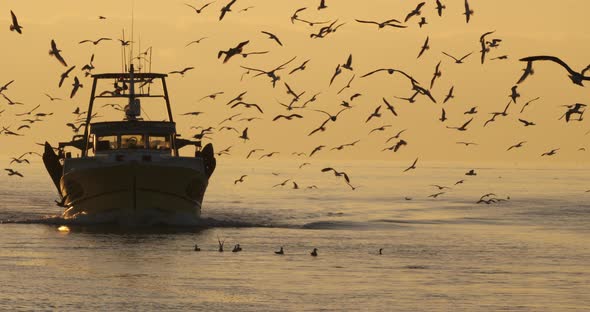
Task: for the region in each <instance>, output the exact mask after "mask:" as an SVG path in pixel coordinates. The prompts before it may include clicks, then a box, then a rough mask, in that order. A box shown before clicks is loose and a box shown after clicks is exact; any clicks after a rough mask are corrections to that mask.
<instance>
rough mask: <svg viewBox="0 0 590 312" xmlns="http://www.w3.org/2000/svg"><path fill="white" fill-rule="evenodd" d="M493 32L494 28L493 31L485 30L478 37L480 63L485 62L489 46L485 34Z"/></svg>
mask: <svg viewBox="0 0 590 312" xmlns="http://www.w3.org/2000/svg"><path fill="white" fill-rule="evenodd" d="M494 32H495V30H493V31H488V32H485V33H484V34H483V35H481V36H480V37H479V44H480V45H481V51H479V52H480V53H481V63H482V64H483V63H484V62H485V59H486V54H487V53H488V52H490V48H489V47H488V44H487V41H486V36H488V35H491V34H493V33H494Z"/></svg>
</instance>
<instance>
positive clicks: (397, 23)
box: [355, 18, 408, 29]
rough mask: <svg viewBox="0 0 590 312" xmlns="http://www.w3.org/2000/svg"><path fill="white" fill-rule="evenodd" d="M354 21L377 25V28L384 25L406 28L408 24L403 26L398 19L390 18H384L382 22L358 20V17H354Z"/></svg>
mask: <svg viewBox="0 0 590 312" xmlns="http://www.w3.org/2000/svg"><path fill="white" fill-rule="evenodd" d="M355 21H357V22H359V23H362V24H375V25H377V26H378V27H379V28H378V29H381V28H384V27H385V26H391V27H396V28H406V27H408V26H404V25H400V23H401V22H400V21H398V20H396V19H394V18H392V19H390V20H386V21H384V22H375V21H366V20H359V19H355Z"/></svg>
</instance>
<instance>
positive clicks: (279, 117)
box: [272, 114, 303, 121]
mask: <svg viewBox="0 0 590 312" xmlns="http://www.w3.org/2000/svg"><path fill="white" fill-rule="evenodd" d="M281 118H284V119H287V120H292V119H293V118H303V116H301V115H299V114H291V115H288V116H286V115H277V116H276V117H275V118H273V119H272V121H276V120H279V119H281Z"/></svg>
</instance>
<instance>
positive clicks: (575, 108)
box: [559, 103, 586, 122]
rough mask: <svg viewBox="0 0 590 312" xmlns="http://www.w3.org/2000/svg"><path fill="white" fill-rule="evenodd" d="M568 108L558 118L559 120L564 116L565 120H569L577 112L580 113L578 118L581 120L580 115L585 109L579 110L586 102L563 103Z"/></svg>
mask: <svg viewBox="0 0 590 312" xmlns="http://www.w3.org/2000/svg"><path fill="white" fill-rule="evenodd" d="M564 106H566V107H567V108H568V110H567V111H566V112H565V113H564V114H563V115H562V116H561V117H560V118H559V119H560V120H561V119H562V118H563V117H565V121H566V122H569V121H570V119H571V116H572V115H573V114H578V115H580V118H579V119H578V120H582V115H583V114H584V112H585V110H581V109H582V108H584V107H586V104H582V103H576V104H573V105H564Z"/></svg>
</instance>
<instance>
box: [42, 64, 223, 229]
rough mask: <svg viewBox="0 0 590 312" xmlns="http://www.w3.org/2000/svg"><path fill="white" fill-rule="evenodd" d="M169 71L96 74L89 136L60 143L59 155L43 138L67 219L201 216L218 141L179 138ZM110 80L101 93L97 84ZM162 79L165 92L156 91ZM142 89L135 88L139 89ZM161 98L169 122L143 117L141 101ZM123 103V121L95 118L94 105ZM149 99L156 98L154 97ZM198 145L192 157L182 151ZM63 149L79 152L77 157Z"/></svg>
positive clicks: (144, 220) (151, 221)
mask: <svg viewBox="0 0 590 312" xmlns="http://www.w3.org/2000/svg"><path fill="white" fill-rule="evenodd" d="M166 76H167V75H166V74H157V73H135V72H134V70H133V65H131V66H130V70H129V72H127V73H106V74H97V75H92V78H93V85H92V91H91V95H90V102H89V105H88V111H87V113H86V114H87V116H86V120H85V123H84V124H83V126H84V135H82V136H80V135H75V136H74V137H73V139H72V140H71V141H69V142H61V143H59V145H58V148H57V149H55V150H57V153H56V152H55V150H54V148H53V147H52V146H51V145H50V144H49V143H47V142H45V152H44V154H43V162H44V164H45V167H46V168H47V171H48V172H49V175H50V176H51V179H52V180H53V183H54V184H55V186H56V187H57V190H58V192H59V194H60V196H61V202H60V203H58V204H59V205H61V206H63V207H64V208H65V209H66V210H65V211H64V212H63V215H62V217H64V218H66V219H71V218H84V219H90V220H93V221H98V222H118V223H131V224H154V223H162V222H164V223H165V222H166V220H171V219H174V218H180V219H182V218H187V217H188V218H194V219H198V218H199V217H200V214H201V204H202V202H203V197H204V195H205V191H206V189H207V185H208V181H209V178H210V177H211V175H212V174H213V171H214V170H215V165H216V160H215V157H214V151H213V146H212V145H211V144H210V143H209V144H207V145H206V146H205V147H204V148H202V149H201V142H200V141H194V140H186V139H182V138H180V135H179V134H177V133H176V124H175V123H174V121H173V117H172V110H171V104H170V99H169V96H168V91H167V87H166V80H165V79H166ZM105 82H112V83H113V84H111V85H114V89H113V88H112V87H111V88H109V89H107V90H105V91H102V92H100V93H99V94H98V95H97V89H98V88H99V87H102V86H103V85H106V84H105ZM157 82H160V83H161V87H162V90H163V92H162V94H151V93H150V90H151V89H152V84H155V83H157ZM136 90H138V92H136ZM143 98H146V99H148V98H149V99H153V98H155V99H159V100H161V101H163V102H164V104H165V105H166V109H167V113H168V116H167V117H168V120H167V121H145V120H143V119H142V118H141V111H142V109H141V99H143ZM104 99H108V100H110V101H112V100H116V99H119V100H121V99H122V100H124V101H126V103H127V104H126V106H125V107H124V109H123V111H124V113H125V115H124V118H123V120H121V121H106V122H91V120H92V118H93V106H94V102H95V101H98V100H104ZM150 104H151V101H150ZM189 145H192V146H195V154H194V156H193V157H181V156H180V155H179V150H180V149H181V148H183V147H185V146H189ZM66 148H68V149H70V148H74V149H78V150H79V151H80V152H79V155H80V156H79V157H72V153H71V151H66Z"/></svg>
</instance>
